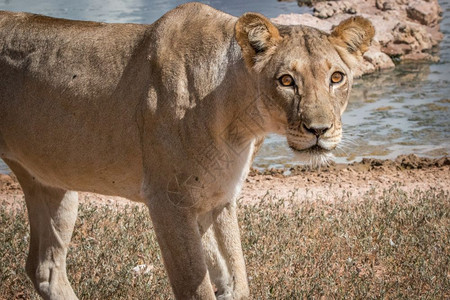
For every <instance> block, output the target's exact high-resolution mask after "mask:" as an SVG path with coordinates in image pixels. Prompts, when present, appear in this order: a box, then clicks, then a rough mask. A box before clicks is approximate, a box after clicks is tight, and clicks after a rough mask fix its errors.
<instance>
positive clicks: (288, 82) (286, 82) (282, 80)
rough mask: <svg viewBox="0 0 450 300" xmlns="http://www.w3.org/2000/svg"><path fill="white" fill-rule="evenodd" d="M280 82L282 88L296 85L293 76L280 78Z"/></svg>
mask: <svg viewBox="0 0 450 300" xmlns="http://www.w3.org/2000/svg"><path fill="white" fill-rule="evenodd" d="M278 81H279V82H280V83H281V85H282V86H293V85H294V78H292V76H291V75H283V76H281V77H280V78H278Z"/></svg>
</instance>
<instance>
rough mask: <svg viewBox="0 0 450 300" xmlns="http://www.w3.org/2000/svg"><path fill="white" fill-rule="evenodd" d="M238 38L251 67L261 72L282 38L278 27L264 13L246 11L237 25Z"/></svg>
mask: <svg viewBox="0 0 450 300" xmlns="http://www.w3.org/2000/svg"><path fill="white" fill-rule="evenodd" d="M235 36H236V40H237V42H238V43H239V46H241V49H242V55H243V57H244V60H245V63H246V65H247V67H248V68H249V69H252V70H254V71H256V72H260V71H261V70H262V68H263V67H264V65H265V64H266V62H267V61H268V60H269V58H270V56H271V55H272V54H273V53H274V51H275V49H276V46H277V45H278V43H279V42H280V41H281V40H282V37H281V36H280V33H279V31H278V29H277V28H276V27H275V26H274V25H273V24H272V23H271V22H270V21H269V20H268V19H267V18H266V17H264V16H263V15H261V14H258V13H246V14H244V15H242V16H241V17H240V18H239V19H238V21H237V23H236V26H235Z"/></svg>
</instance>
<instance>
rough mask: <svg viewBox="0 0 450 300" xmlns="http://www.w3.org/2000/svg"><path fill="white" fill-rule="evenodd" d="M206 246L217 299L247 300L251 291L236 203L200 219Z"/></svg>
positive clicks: (205, 250)
mask: <svg viewBox="0 0 450 300" xmlns="http://www.w3.org/2000/svg"><path fill="white" fill-rule="evenodd" d="M199 225H200V229H201V230H202V232H203V236H202V242H203V248H204V252H205V255H206V257H207V264H208V268H209V273H210V276H211V281H212V282H213V283H214V285H215V286H216V288H217V292H216V296H217V299H247V298H248V297H249V288H248V283H247V274H246V270H245V262H244V256H243V254H242V247H241V239H240V234H239V226H238V221H237V215H236V203H235V202H233V203H229V204H227V205H225V206H224V207H220V208H218V209H215V210H213V211H211V212H208V213H206V214H204V215H203V216H201V218H199Z"/></svg>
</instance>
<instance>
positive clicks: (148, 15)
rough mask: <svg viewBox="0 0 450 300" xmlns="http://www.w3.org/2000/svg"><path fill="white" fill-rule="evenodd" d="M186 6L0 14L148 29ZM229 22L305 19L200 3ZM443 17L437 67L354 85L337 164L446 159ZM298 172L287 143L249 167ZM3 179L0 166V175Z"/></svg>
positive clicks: (111, 0)
mask: <svg viewBox="0 0 450 300" xmlns="http://www.w3.org/2000/svg"><path fill="white" fill-rule="evenodd" d="M184 2H187V1H181V0H165V1H163V0H127V1H124V0H101V1H100V0H79V1H72V0H47V1H37V0H23V1H20V0H14V1H13V0H0V9H1V10H12V11H28V12H33V13H40V14H45V15H49V16H54V17H62V18H71V19H79V20H94V21H104V22H135V23H152V22H154V21H155V20H156V19H158V18H159V17H160V16H161V15H162V14H164V13H165V12H167V11H168V10H170V9H172V8H174V7H175V6H177V5H179V4H181V3H184ZM200 2H203V3H206V4H209V5H211V6H213V7H215V8H218V9H220V10H223V11H226V12H228V13H230V14H232V15H236V16H238V15H241V14H242V13H244V12H246V11H256V12H260V13H262V14H264V15H266V16H268V17H276V16H278V15H279V14H281V13H291V12H294V13H303V12H306V11H307V10H308V8H300V7H298V6H297V4H296V2H278V1H276V0H253V1H240V0H228V1H225V0H211V1H200ZM440 4H441V6H442V8H443V10H444V18H443V20H442V22H441V29H442V31H443V33H444V34H445V38H444V41H443V42H442V43H441V47H440V49H439V55H440V57H441V61H440V62H439V63H434V64H409V65H401V66H398V67H397V68H396V69H395V70H393V71H392V70H391V71H385V72H381V73H377V74H374V75H369V76H365V77H363V78H361V79H358V80H356V82H355V85H354V89H353V92H352V97H351V99H350V103H349V106H348V108H347V111H346V113H345V114H344V117H343V122H344V136H345V140H344V142H343V147H342V149H340V150H338V151H336V153H335V155H336V161H337V162H351V161H355V160H360V159H361V158H362V157H378V158H393V157H395V156H397V155H399V154H407V153H416V154H418V155H422V156H430V157H439V156H442V155H446V154H448V153H450V121H449V110H450V100H449V98H450V85H449V80H450V76H449V75H450V1H448V0H446V1H440ZM294 164H297V162H296V160H295V158H294V156H293V154H292V153H291V151H290V150H289V149H288V147H287V144H286V139H285V137H282V136H277V135H270V136H268V137H267V139H266V141H265V143H264V145H263V147H262V149H261V151H260V153H259V154H258V156H257V157H256V159H255V163H254V166H255V167H258V168H265V167H280V168H282V167H289V166H291V165H294ZM6 172H8V169H7V167H6V166H5V165H4V164H3V163H2V162H1V161H0V173H6Z"/></svg>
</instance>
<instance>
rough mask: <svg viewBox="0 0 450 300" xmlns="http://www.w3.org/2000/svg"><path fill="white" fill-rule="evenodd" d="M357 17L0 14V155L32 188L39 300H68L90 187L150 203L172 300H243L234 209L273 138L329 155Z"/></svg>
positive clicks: (361, 45)
mask: <svg viewBox="0 0 450 300" xmlns="http://www.w3.org/2000/svg"><path fill="white" fill-rule="evenodd" d="M354 20H356V21H351V23H350V24H351V26H349V23H345V22H344V23H343V24H342V25H340V26H339V27H337V28H336V29H335V30H334V32H333V33H332V35H331V36H330V35H328V34H326V33H324V32H321V31H319V30H316V29H313V28H309V27H302V26H292V27H289V26H279V25H274V24H272V23H270V21H269V20H268V19H266V18H265V17H263V16H262V15H259V14H254V13H248V14H245V15H244V16H242V17H241V18H239V19H237V18H235V17H232V16H230V15H227V14H225V13H222V12H219V11H217V10H214V9H212V8H211V7H209V6H206V5H203V4H199V3H190V4H186V5H182V6H179V7H178V8H176V9H174V10H172V11H170V12H168V13H167V14H166V15H164V16H163V17H162V18H161V19H159V20H158V21H157V22H155V23H154V24H152V25H133V24H104V23H94V22H78V21H69V20H62V19H53V18H48V17H43V16H37V15H31V14H24V13H10V12H0V78H1V80H0V157H1V158H2V159H3V160H4V161H5V162H6V163H7V164H8V165H9V166H10V168H11V169H12V170H13V171H14V173H15V174H16V175H17V177H18V179H19V181H20V184H21V185H22V188H23V190H24V193H25V200H26V202H27V207H28V211H29V218H30V226H31V228H32V231H31V240H30V252H29V256H28V260H27V266H26V269H27V272H28V274H29V276H30V278H31V280H32V281H33V284H34V286H35V287H36V290H37V291H38V292H39V293H40V295H41V296H42V297H43V298H45V299H76V296H75V294H74V292H73V290H72V288H71V287H70V284H69V282H68V280H67V276H66V270H65V264H66V253H67V247H68V244H69V241H70V237H71V234H72V230H73V225H74V222H75V219H76V213H77V201H78V200H77V194H76V192H71V191H90V192H97V193H102V194H106V195H117V196H122V197H126V198H129V199H131V200H134V201H140V202H143V203H145V204H147V206H148V207H149V211H150V215H151V218H152V221H153V224H154V228H155V231H156V235H157V238H158V242H159V245H160V247H161V251H162V254H163V259H164V264H165V266H166V269H167V272H168V274H169V278H170V282H171V284H172V287H173V291H174V294H175V296H176V298H177V299H215V298H217V299H244V298H248V297H249V289H248V284H247V278H246V272H245V265H244V259H243V255H242V250H241V245H240V238H239V229H238V224H237V219H236V202H235V201H236V198H237V196H238V193H239V191H240V188H241V186H242V183H243V181H244V179H245V177H246V175H247V172H248V170H249V167H250V165H251V161H252V155H253V153H254V152H255V149H256V148H258V147H259V145H260V142H261V140H262V139H263V137H264V135H265V134H266V133H267V132H278V133H281V134H285V135H286V136H287V141H288V143H289V145H290V146H291V147H292V148H293V149H294V151H296V152H298V153H303V154H304V155H306V156H307V157H308V159H311V163H314V162H315V161H317V162H320V161H322V160H324V157H326V156H327V153H328V152H329V151H330V150H332V149H333V148H335V147H336V146H337V144H338V142H339V141H340V139H341V134H342V131H341V127H342V126H341V121H340V117H341V114H342V113H343V111H344V109H345V106H346V104H347V99H348V95H349V92H350V89H351V83H352V75H351V69H350V68H351V66H349V65H348V64H347V63H346V59H344V58H343V57H342V56H343V55H346V56H347V57H354V58H355V59H357V56H358V55H360V54H361V53H362V52H363V51H364V50H365V49H366V47H367V44H368V43H369V42H370V41H369V40H370V37H371V35H370V34H369V33H365V32H366V31H367V24H368V23H367V21H363V19H359V18H358V19H354ZM360 31H361V32H362V34H361V33H360ZM361 36H362V37H363V38H362V40H358V38H359V37H361ZM343 45H344V46H345V45H348V47H347V48H345V49H344V48H343V47H344V46H343ZM349 47H350V48H349ZM343 51H347V53H344V52H343ZM336 71H339V72H342V73H343V74H345V79H344V81H343V82H341V83H340V84H338V85H334V86H332V85H331V84H330V76H331V74H332V73H333V72H336ZM286 74H289V75H290V76H292V78H293V79H294V81H295V86H289V87H286V86H282V85H281V84H280V82H279V81H278V78H279V77H280V76H282V75H286ZM212 283H213V284H214V285H215V286H216V287H217V289H218V290H217V293H214V291H213V285H212Z"/></svg>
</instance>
